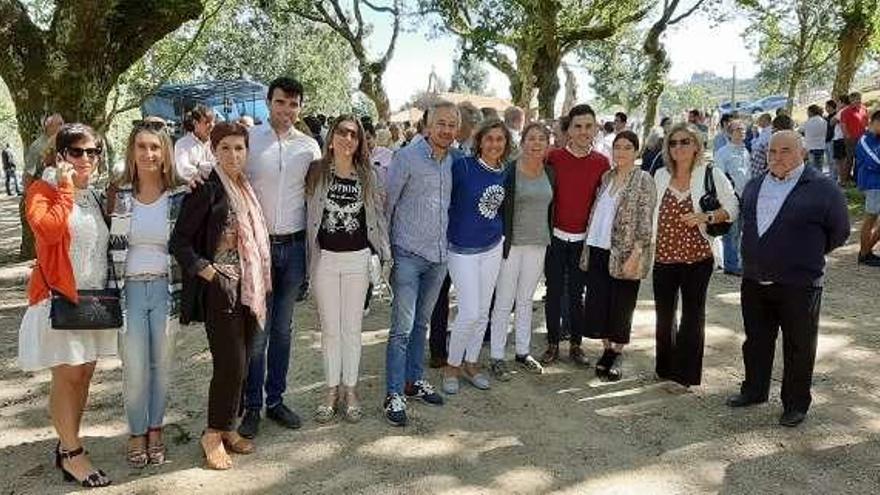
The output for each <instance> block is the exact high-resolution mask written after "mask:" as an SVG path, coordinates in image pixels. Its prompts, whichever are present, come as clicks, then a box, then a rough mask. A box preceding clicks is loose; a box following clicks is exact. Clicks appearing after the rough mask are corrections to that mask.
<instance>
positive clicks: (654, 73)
mask: <svg viewBox="0 0 880 495" xmlns="http://www.w3.org/2000/svg"><path fill="white" fill-rule="evenodd" d="M665 18H666V16H665V15H664V19H665ZM665 30H666V21H664V20H663V19H661V21H658V22H657V23H655V24H654V25H653V26H651V29H650V30H649V31H648V34H647V36H645V42H644V43H643V44H642V51H643V52H644V53H645V55H646V56H647V57H648V60H649V62H648V70H647V72H646V74H645V82H644V93H645V121H644V122H643V124H642V142H645V141H647V140H648V136H649V135H650V134H651V130H652V129H653V128H654V122H656V120H657V105H658V103H659V101H660V96H661V95H662V94H663V90H664V89H666V84H665V81H666V73H667V71H668V70H669V60H668V59H667V56H666V49H665V48H664V47H663V43H661V42H660V35H661V34H663V31H665Z"/></svg>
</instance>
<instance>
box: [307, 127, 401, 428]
mask: <svg viewBox="0 0 880 495" xmlns="http://www.w3.org/2000/svg"><path fill="white" fill-rule="evenodd" d="M306 194H307V197H308V200H307V201H306V203H308V222H307V227H306V231H307V232H306V234H307V235H306V237H307V239H308V241H307V242H308V254H309V276H310V279H311V280H312V288H313V290H314V291H315V302H316V303H317V305H318V314H319V317H320V320H321V348H322V350H323V354H324V376H325V377H326V380H327V393H326V395H325V398H324V401H323V402H322V403H321V404H320V405H319V406H318V408H317V410H316V411H315V421H317V422H318V423H328V422H330V421H332V420H333V418H334V417H336V415H337V413H338V414H341V416H342V417H343V418H344V419H345V420H346V421H349V422H352V423H355V422H357V421H359V420H360V419H361V417H362V416H363V410H362V408H361V405H360V402H359V401H358V397H357V394H356V393H355V387H356V386H357V382H358V367H359V365H360V359H361V322H362V320H363V310H362V308H363V301H364V297H365V296H366V294H367V288H368V286H369V284H370V256H371V251H375V252H376V254H377V255H378V256H379V259H380V260H388V259H390V258H391V247H390V246H389V244H388V233H387V228H386V226H385V216H384V214H383V213H382V199H381V198H382V193H381V184H380V183H379V181H378V180H377V177H376V173H375V172H374V171H373V168H372V166H371V165H370V158H369V150H368V145H367V142H366V139H365V136H364V129H363V127H362V126H361V123H360V121H359V120H358V119H357V117H355V116H353V115H343V116H341V117H339V118H337V119H336V120H335V121H334V122H333V124H332V125H331V126H330V130H329V132H328V133H327V142H326V143H325V145H324V156H323V158H321V159H320V160H318V161H315V162H313V163H312V165H311V167H310V168H309V172H308V175H307V176H306ZM340 385H341V390H340ZM340 404H341V405H342V407H340Z"/></svg>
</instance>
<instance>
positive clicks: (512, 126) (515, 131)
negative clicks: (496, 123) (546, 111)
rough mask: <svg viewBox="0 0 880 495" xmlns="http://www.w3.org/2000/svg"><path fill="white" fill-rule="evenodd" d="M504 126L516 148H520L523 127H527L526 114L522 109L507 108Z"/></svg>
mask: <svg viewBox="0 0 880 495" xmlns="http://www.w3.org/2000/svg"><path fill="white" fill-rule="evenodd" d="M504 125H505V126H507V130H508V131H509V132H510V137H511V139H513V143H514V146H518V143H519V142H520V140H521V139H520V137H521V136H522V130H523V127H524V126H525V125H526V113H525V112H524V111H523V109H522V108H520V107H516V106H513V107H507V108H505V109H504Z"/></svg>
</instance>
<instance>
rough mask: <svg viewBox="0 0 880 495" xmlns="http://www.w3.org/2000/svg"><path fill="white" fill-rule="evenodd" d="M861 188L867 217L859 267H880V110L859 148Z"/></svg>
mask: <svg viewBox="0 0 880 495" xmlns="http://www.w3.org/2000/svg"><path fill="white" fill-rule="evenodd" d="M856 164H857V170H858V175H857V177H856V179H857V185H858V187H859V190H860V191H862V193H864V195H865V216H864V218H863V219H862V230H861V234H860V236H859V263H860V264H864V265H869V266H874V267H880V256H877V255H876V254H874V246H876V245H877V242H878V241H880V223H878V221H877V219H878V216H880V110H877V111H875V112H874V113H873V114H871V121H870V127H869V128H868V132H866V133H865V134H864V135H862V137H861V138H860V139H859V143H858V146H856Z"/></svg>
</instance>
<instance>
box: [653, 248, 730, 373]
mask: <svg viewBox="0 0 880 495" xmlns="http://www.w3.org/2000/svg"><path fill="white" fill-rule="evenodd" d="M714 263H715V262H714V260H713V259H712V258H708V259H706V260H703V261H700V262H697V263H690V264H688V263H668V264H667V263H655V264H654V309H655V311H656V314H657V334H656V344H657V349H656V359H657V363H656V372H657V376H659V377H660V378H669V379H671V380H674V381H676V382H678V383H680V384H682V385H685V386H690V385H699V384H700V378H701V375H702V373H703V342H704V340H705V338H706V291H707V290H708V289H709V279H710V278H711V277H712V270H713V268H714ZM679 293H680V294H681V322H680V323H679V322H677V321H676V309H677V307H678V298H679Z"/></svg>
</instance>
